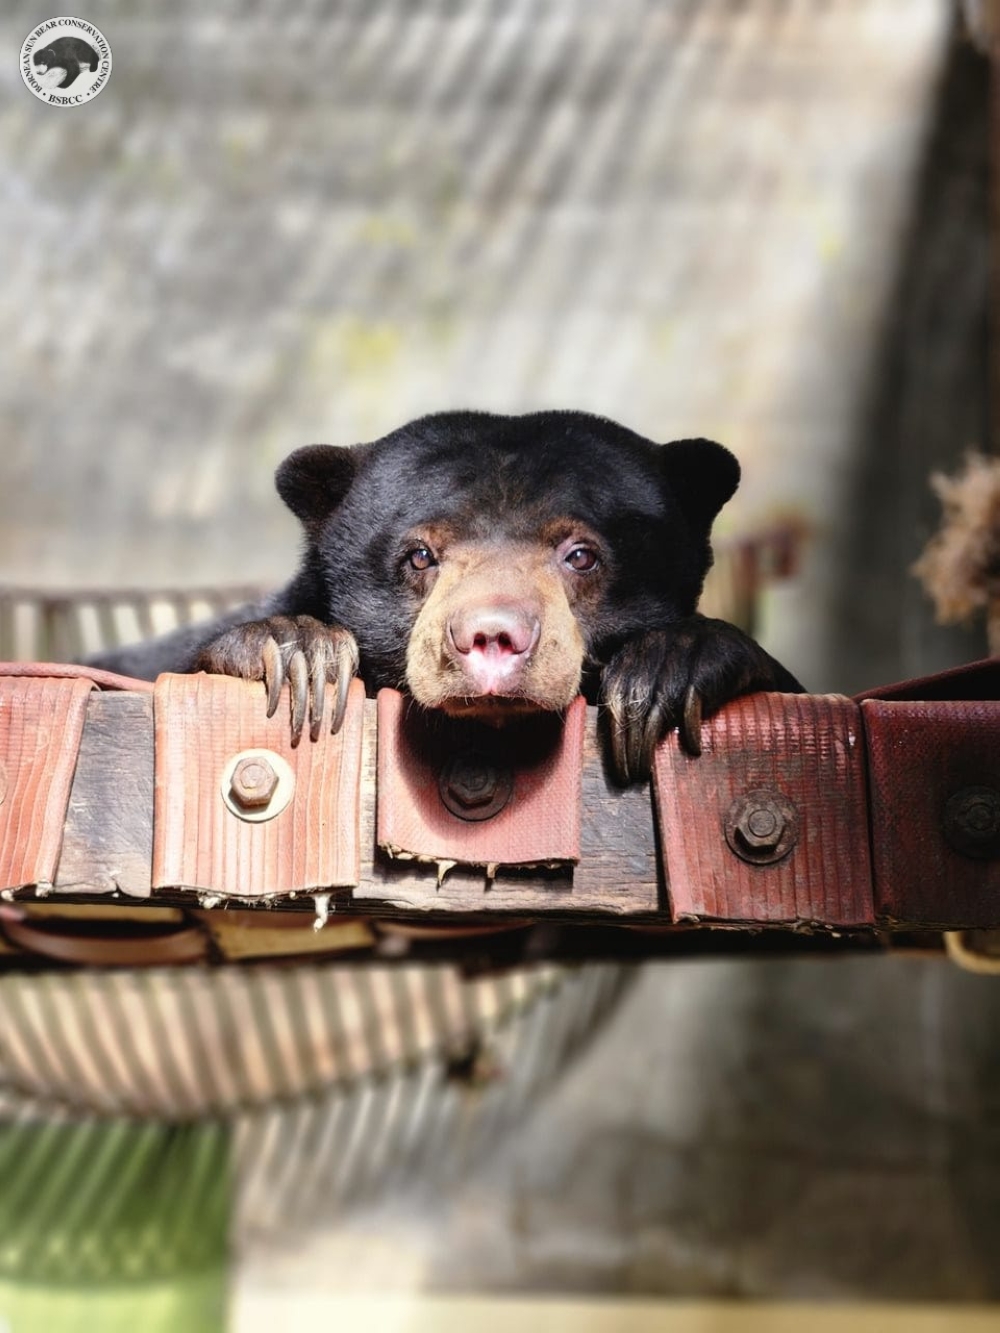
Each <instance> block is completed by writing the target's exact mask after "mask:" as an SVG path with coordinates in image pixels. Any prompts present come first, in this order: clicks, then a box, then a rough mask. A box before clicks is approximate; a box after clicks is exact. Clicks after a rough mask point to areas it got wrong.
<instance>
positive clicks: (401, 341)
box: [0, 0, 1000, 1333]
mask: <svg viewBox="0 0 1000 1333" xmlns="http://www.w3.org/2000/svg"><path fill="white" fill-rule="evenodd" d="M979 8H980V7H979V6H970V10H975V11H977V12H978V10H979ZM77 12H78V13H79V15H80V16H81V17H83V18H86V19H88V20H90V21H92V22H93V23H95V24H97V25H98V27H99V28H100V29H101V30H102V32H103V33H104V35H105V36H106V38H107V39H108V41H109V43H110V45H111V49H112V52H113V58H114V68H113V73H112V76H111V79H110V82H109V84H108V86H107V88H106V89H105V90H104V91H103V92H102V93H101V95H100V96H99V97H98V98H97V99H96V100H94V101H93V102H92V103H89V104H88V105H86V106H84V107H81V108H78V109H74V110H55V109H52V108H49V107H46V106H44V105H43V104H42V103H41V102H39V101H37V100H35V99H34V98H32V97H31V96H30V94H29V93H28V91H27V90H26V89H25V88H24V86H23V85H22V83H21V79H20V74H19V69H18V51H19V49H20V46H21V43H22V41H23V40H24V38H25V37H26V36H27V34H28V32H29V31H30V29H31V28H32V27H33V26H34V25H35V24H36V23H38V22H40V21H41V20H43V19H46V18H48V17H51V15H50V14H49V12H48V11H47V10H46V8H45V6H44V4H39V3H36V2H35V0H31V2H30V3H27V2H25V0H8V3H7V4H6V5H5V6H4V9H3V13H2V15H0V55H2V56H3V58H2V60H0V97H2V104H0V159H2V171H0V192H2V196H3V208H2V210H0V254H2V259H3V272H4V282H3V284H2V285H0V317H2V325H3V327H4V329H5V331H6V338H5V351H4V356H3V359H2V364H0V582H3V583H5V584H16V585H21V586H24V587H30V588H35V589H43V590H44V589H67V588H69V589H72V588H79V587H94V586H107V587H129V588H155V587H163V586H171V587H184V586H187V585H197V586H199V587H203V586H206V585H216V584H217V585H226V584H231V583H248V582H252V583H256V582H263V583H276V582H279V581H282V580H283V579H284V578H286V577H287V575H288V574H289V573H290V571H291V569H292V567H293V565H294V562H295V559H296V548H297V540H298V539H297V532H296V525H295V523H294V521H293V520H292V518H291V516H290V515H288V514H287V513H285V512H283V510H282V507H281V505H280V502H279V501H278V500H277V498H276V496H275V494H274V491H273V485H272V474H273V470H274V468H275V466H276V464H277V463H278V462H279V461H280V460H281V459H282V458H283V457H284V456H285V455H286V454H287V453H289V452H290V451H291V450H292V449H293V448H295V447H297V446H299V445H301V444H305V443H309V442H312V441H318V440H325V441H329V442H332V443H337V444H341V443H351V442H356V441H361V440H366V439H371V438H374V437H376V436H378V435H380V434H382V433H384V432H386V431H387V430H390V429H392V428H393V427H395V426H397V425H399V424H401V423H402V422H403V421H405V420H407V419H408V418H410V417H413V416H415V415H417V414H419V413H422V412H426V411H433V410H437V409H443V408H451V407H474V408H484V409H491V410H495V411H500V412H521V411H528V410H532V409H536V408H542V407H573V408H579V409H586V410H589V411H593V412H598V413H601V414H604V415H607V416H610V417H613V418H616V419H618V420H620V421H622V422H624V423H625V424H626V425H628V426H630V427H632V428H633V429H635V430H637V431H639V432H641V433H643V434H645V435H647V436H649V437H651V438H654V439H659V440H669V439H672V438H676V437H682V436H687V435H707V436H711V437H714V438H716V439H719V440H721V441H722V442H724V443H725V444H727V445H728V446H729V447H730V448H731V449H733V451H734V452H735V453H736V454H737V456H738V457H739V458H740V460H741V462H742V464H743V468H744V482H743V485H742V487H741V489H740V491H739V493H738V494H737V496H736V498H735V499H734V501H733V502H732V503H731V504H730V505H729V506H728V507H727V509H726V511H725V512H724V514H723V515H722V517H721V518H720V521H719V525H718V527H717V532H718V533H719V534H720V535H721V537H722V538H723V539H726V538H745V537H748V536H752V535H753V534H755V533H759V532H764V531H767V530H769V529H772V528H773V527H774V526H775V525H786V526H790V527H791V528H793V529H794V531H795V532H797V533H799V534H801V542H802V544H801V551H800V558H799V561H798V564H797V569H796V573H795V576H794V577H792V578H789V579H785V580H783V581H781V582H778V583H774V584H773V585H770V586H769V587H768V588H767V589H766V590H765V592H764V595H763V598H762V601H761V604H760V606H759V622H758V629H759V633H760V637H761V638H762V639H763V641H764V642H765V644H766V646H767V647H768V648H769V649H770V650H771V651H772V652H774V653H775V654H776V655H777V656H778V657H780V658H781V659H782V660H783V661H784V662H786V663H787V665H788V666H789V667H790V668H791V669H792V670H793V671H794V672H795V673H796V674H797V675H798V676H799V677H800V678H801V679H802V680H803V681H804V682H805V683H806V685H807V687H809V688H810V689H812V690H813V691H826V690H835V691H841V692H845V693H851V692H854V691H856V690H860V689H861V688H863V687H866V686H871V685H875V684H880V683H886V682H888V681H891V680H894V679H899V678H902V677H904V676H911V675H918V674H923V673H926V672H930V671H933V670H936V669H938V668H941V667H944V666H949V665H953V664H956V663H958V662H962V661H967V660H970V659H972V658H974V657H977V656H980V655H982V653H983V651H984V646H985V640H984V638H983V635H982V631H981V628H977V627H972V628H959V629H954V628H950V629H943V628H941V627H939V626H936V625H935V624H934V621H933V615H932V611H931V609H930V607H929V604H928V603H927V600H926V597H925V595H924V593H923V592H922V590H921V588H920V586H919V584H918V583H917V582H916V581H915V580H914V579H913V577H912V576H911V574H910V572H909V571H910V566H911V565H912V563H913V561H914V560H915V559H916V557H917V556H918V554H919V553H920V551H921V549H922V547H923V546H924V544H925V543H926V541H927V539H928V537H929V536H930V534H931V533H932V531H933V530H934V528H935V527H936V525H937V523H938V520H939V517H940V509H939V505H938V503H937V501H936V500H935V499H934V497H933V495H932V493H931V491H930V489H929V485H928V480H929V475H930V473H931V471H932V470H934V469H936V468H944V469H946V470H948V469H952V470H953V469H954V468H955V467H956V466H957V465H958V464H959V463H960V461H961V458H962V456H963V454H964V452H965V451H966V450H967V449H969V448H973V447H975V448H979V449H984V450H988V449H989V447H990V439H989V431H988V418H989V415H990V393H991V388H990V383H989V372H988V358H987V340H986V330H987V306H988V295H989V283H988V254H987V243H988V237H989V207H988V160H989V106H990V103H989V61H988V60H987V59H986V57H985V56H984V55H982V54H981V53H980V51H979V50H977V48H976V46H975V45H974V44H973V42H972V41H971V40H970V38H969V35H968V32H967V30H966V27H965V25H964V23H963V18H962V14H961V12H960V9H959V8H958V7H957V6H956V5H955V4H952V3H950V2H949V0H700V2H698V0H620V2H618V3H615V4H614V5H601V4H598V3H594V2H592V0H292V2H290V3H280V2H279V0H247V2H246V3H236V2H235V0H221V3H218V4H215V5H212V6H209V7H206V6H204V5H200V4H195V3H193V0H181V2H180V3H176V4H173V5H171V6H169V7H166V6H163V5H159V4H155V3H153V0H137V2H136V0H132V2H129V3H126V0H87V4H86V6H85V7H84V8H82V9H80V10H78V11H77ZM630 980H631V982H632V984H631V985H630V987H629V988H628V994H627V996H626V997H625V999H624V1000H623V1001H622V1003H621V1004H620V1005H619V1006H618V1007H617V1009H616V1010H615V1012H614V1015H613V1017H611V1019H610V1020H609V1022H608V1023H607V1024H606V1025H605V1026H604V1027H603V1028H602V1029H601V1031H600V1032H599V1033H598V1034H597V1035H596V1036H595V1038H594V1040H593V1041H592V1042H591V1043H590V1044H589V1045H588V1046H587V1047H586V1049H585V1050H584V1051H583V1052H582V1054H580V1055H579V1056H578V1058H577V1059H576V1060H575V1062H574V1063H573V1064H572V1065H571V1066H570V1067H568V1068H567V1071H566V1072H565V1073H564V1075H563V1076H562V1077H561V1078H560V1079H558V1080H555V1081H554V1082H553V1083H552V1084H551V1086H549V1087H548V1090H547V1092H546V1093H545V1095H544V1096H542V1095H539V1096H538V1097H537V1098H535V1099H534V1100H533V1101H532V1102H531V1103H530V1104H526V1107H525V1109H524V1112H523V1114H522V1115H521V1116H520V1118H519V1119H518V1122H517V1126H516V1128H515V1129H514V1130H512V1131H511V1130H508V1131H507V1132H505V1133H502V1134H501V1133H499V1132H498V1134H497V1135H496V1137H495V1139H493V1140H488V1141H487V1144H486V1145H485V1146H483V1145H480V1147H478V1148H477V1150H476V1153H475V1154H474V1160H473V1158H470V1157H469V1156H468V1155H467V1156H466V1158H465V1159H464V1160H463V1165H462V1168H461V1170H454V1171H452V1172H451V1173H450V1174H448V1175H447V1176H446V1177H445V1176H442V1175H441V1174H440V1173H434V1174H433V1175H431V1174H428V1175H426V1176H425V1177H423V1178H422V1177H421V1176H420V1173H419V1172H418V1173H416V1174H415V1175H414V1176H413V1177H412V1178H411V1179H409V1180H408V1181H407V1182H406V1183H405V1185H404V1184H402V1183H399V1184H397V1185H395V1186H394V1187H393V1188H392V1189H384V1190H382V1191H380V1192H376V1193H375V1194H373V1195H372V1196H370V1197H369V1198H367V1200H365V1201H363V1202H357V1201H355V1202H354V1203H352V1204H351V1205H350V1206H348V1204H347V1203H344V1204H342V1205H338V1207H336V1208H332V1209H331V1210H329V1215H326V1216H324V1217H322V1218H319V1219H318V1220H317V1219H313V1221H311V1222H310V1224H309V1226H307V1227H303V1226H296V1227H292V1226H291V1225H290V1224H289V1226H288V1227H287V1228H283V1227H282V1225H281V1219H280V1217H278V1218H276V1219H275V1218H272V1219H271V1220H270V1222H269V1225H268V1226H267V1227H257V1228H255V1227H254V1226H252V1225H249V1224H247V1225H243V1224H240V1225H234V1223H233V1216H234V1214H232V1213H231V1211H230V1210H229V1208H228V1207H227V1206H225V1205H221V1206H220V1207H219V1208H218V1209H216V1211H215V1212H214V1213H213V1214H212V1216H213V1217H214V1219H215V1220H214V1221H213V1223H212V1236H213V1237H214V1239H213V1240H212V1243H211V1245H208V1246H207V1249H206V1250H205V1252H204V1254H209V1253H210V1254H211V1256H212V1264H216V1265H218V1266H219V1268H220V1270H224V1278H223V1284H224V1285H227V1284H228V1285H229V1289H230V1292H231V1294H232V1302H233V1305H232V1309H233V1310H234V1311H235V1313H234V1314H233V1315H232V1318H233V1319H235V1320H237V1321H239V1324H238V1326H239V1327H241V1328H242V1327H245V1328H251V1327H254V1326H255V1325H254V1323H253V1321H254V1319H255V1318H257V1317H259V1312H260V1311H265V1312H266V1314H265V1316H264V1317H266V1318H267V1320H268V1321H269V1323H270V1325H271V1327H272V1328H277V1327H281V1326H282V1325H281V1323H280V1318H281V1316H280V1310H282V1309H285V1308H291V1307H286V1303H287V1301H289V1300H291V1299H292V1298H293V1297H297V1296H302V1295H303V1294H309V1293H312V1294H316V1293H324V1292H333V1293H354V1292H367V1291H379V1292H386V1291H398V1292H401V1293H409V1292H421V1293H443V1292H457V1291H461V1292H481V1293H483V1292H486V1293H498V1292H499V1293H507V1294H510V1293H526V1292H534V1293H538V1292H545V1293H563V1294H565V1293H577V1294H580V1293H588V1294H591V1295H598V1294H600V1295H602V1296H609V1295H626V1294H627V1295H631V1296H679V1295H685V1296H691V1295H697V1296H754V1297H767V1298H787V1297H798V1298H801V1297H829V1296H837V1297H850V1298H860V1297H865V1296H877V1297H893V1298H896V1299H907V1298H919V1299H937V1300H963V1301H965V1300H973V1299H980V1300H982V1299H998V1298H1000V1260H998V1258H997V1256H998V1254H1000V1223H998V1222H997V1220H996V1219H997V1214H998V1208H997V1205H998V1203H1000V1163H998V1159H997V1157H996V1154H995V1151H994V1150H995V1148H996V1146H997V1145H996V1132H997V1131H996V1128H995V1112H996V1111H997V1109H1000V1074H998V1073H997V1066H996V1060H995V1052H996V1046H997V1037H998V1035H1000V990H998V989H997V986H996V983H995V982H992V981H990V980H989V979H984V978H980V977H972V976H968V975H964V974H962V973H959V972H957V971H954V970H951V969H950V968H949V966H948V965H947V964H945V963H943V962H935V963H927V962H916V961H909V960H902V959H879V960H867V959H859V960H847V959H844V960H833V961H823V962H819V961H781V962H775V961H771V962H765V961H753V962H734V961H714V962H713V961H701V962H697V963H694V962H692V963H687V964H684V965H660V966H655V967H648V968H645V969H642V970H641V971H639V972H638V973H637V974H636V975H635V976H634V977H632V978H631V979H630ZM468 1095H469V1096H470V1097H472V1098H473V1099H474V1098H475V1097H476V1096H478V1095H479V1094H478V1093H476V1092H475V1091H472V1092H470V1093H469V1094H468ZM10 1123H11V1124H12V1123H13V1122H10ZM6 1132H7V1134H8V1136H9V1135H10V1134H11V1133H13V1130H12V1129H11V1128H10V1124H9V1125H8V1128H7V1131H6ZM18 1132H20V1130H18ZM184 1132H185V1129H184V1126H176V1125H175V1126H173V1127H171V1128H170V1131H169V1133H170V1134H171V1135H172V1136H173V1137H172V1138H170V1144H171V1145H172V1146H171V1147H170V1148H169V1151H168V1149H167V1148H163V1149H162V1151H161V1150H159V1149H158V1150H157V1151H158V1152H159V1154H160V1155H159V1157H158V1159H157V1160H159V1161H160V1163H161V1166H162V1168H163V1169H162V1170H161V1172H160V1174H159V1176H157V1174H156V1173H155V1172H153V1171H152V1168H150V1171H149V1173H148V1174H143V1175H142V1176H141V1179H143V1180H144V1181H146V1188H147V1189H148V1191H149V1192H150V1194H153V1193H155V1192H156V1189H157V1188H160V1186H158V1185H157V1184H156V1181H157V1180H162V1179H167V1180H169V1178H170V1176H171V1172H173V1173H176V1172H182V1173H183V1172H184V1171H186V1170H188V1168H187V1167H185V1166H184V1165H183V1163H184V1161H186V1160H187V1159H186V1158H185V1156H184V1153H185V1151H186V1149H181V1148H178V1143H179V1142H180V1140H179V1139H178V1137H177V1136H178V1135H180V1136H181V1139H183V1134H184ZM7 1143H8V1148H9V1145H11V1144H20V1140H15V1139H12V1138H10V1137H8V1140H7ZM9 1150H10V1151H12V1152H13V1151H15V1149H13V1148H9ZM17 1151H18V1152H19V1151H20V1149H19V1148H17ZM213 1151H214V1149H213ZM171 1154H173V1155H171ZM178 1154H179V1155H178ZM199 1160H201V1161H202V1162H203V1164H204V1163H211V1162H215V1160H216V1159H215V1158H214V1157H213V1156H212V1153H211V1152H209V1153H208V1155H207V1156H204V1155H203V1156H202V1158H201V1159H199ZM171 1163H172V1164H173V1165H171ZM320 1166H321V1167H322V1163H321V1164H320ZM206 1169H208V1168H207V1167H206ZM212 1169H213V1170H214V1169H215V1168H214V1167H212ZM231 1169H232V1159H231V1156H230V1155H228V1153H226V1152H221V1153H220V1155H219V1157H218V1179H219V1181H220V1182H221V1183H220V1189H221V1191H222V1193H223V1195H225V1196H226V1197H227V1198H228V1193H229V1190H230V1183H231V1182H230V1174H229V1173H230V1171H231ZM317 1169H320V1168H317ZM144 1170H145V1168H144ZM8 1225H9V1227H11V1228H13V1230H14V1231H16V1229H17V1226H18V1217H17V1215H16V1210H15V1213H14V1214H12V1215H11V1216H10V1218H9V1219H8ZM213 1247H214V1248H213ZM204 1254H203V1257H204ZM4 1255H6V1256H7V1258H6V1259H5V1258H4ZM18 1255H19V1256H20V1257H18ZM11 1256H13V1257H11ZM23 1262H24V1256H23V1253H22V1252H21V1251H20V1250H18V1251H17V1252H16V1254H15V1251H13V1250H9V1249H8V1250H6V1251H5V1250H3V1248H2V1246H0V1270H2V1275H3V1276H4V1280H5V1281H6V1282H7V1288H5V1290H7V1292H8V1294H7V1299H8V1301H9V1302H11V1304H10V1309H11V1310H14V1309H15V1305H16V1308H17V1309H18V1310H20V1309H22V1307H23V1308H24V1309H27V1306H24V1305H23V1303H24V1302H25V1301H27V1300H28V1297H27V1296H25V1294H24V1292H25V1290H26V1287H25V1270H24V1269H23V1267H22V1268H19V1267H18V1265H19V1264H22V1265H23ZM192 1263H193V1261H192ZM5 1264H6V1267H5V1268H4V1265H5ZM29 1267H30V1265H29ZM197 1267H198V1265H197V1264H193V1268H194V1269H196V1268H197ZM34 1278H35V1279H37V1278H38V1275H37V1274H35V1275H34ZM43 1285H44V1284H43ZM216 1294H217V1293H216ZM36 1295H37V1293H36ZM48 1297H49V1298H51V1297H52V1291H51V1289H48ZM3 1299H4V1296H3V1292H2V1291H0V1315H3V1313H4V1312H5V1307H4V1304H3ZM199 1299H200V1297H199ZM212 1299H215V1297H214V1296H213V1297H212ZM17 1302H21V1303H22V1304H21V1305H17V1304H16V1303H17ZM209 1305H211V1300H209ZM32 1309H33V1310H34V1309H35V1307H32ZM205 1317H206V1319H207V1320H208V1322H206V1323H205V1325H204V1326H205V1327H214V1326H216V1325H213V1324H212V1323H211V1317H210V1316H207V1315H206V1316H205ZM213 1317H214V1316H213ZM7 1318H8V1320H9V1321H10V1324H11V1327H12V1328H13V1329H16V1330H17V1333H21V1330H22V1327H27V1326H28V1323H27V1322H24V1321H30V1319H35V1318H38V1319H42V1320H43V1322H41V1323H39V1324H38V1327H45V1328H52V1327H55V1325H54V1324H52V1323H51V1321H50V1322H45V1321H44V1318H43V1316H41V1315H37V1312H36V1313H35V1314H25V1315H23V1317H22V1316H18V1318H19V1319H21V1320H22V1322H17V1321H16V1320H15V1318H14V1315H13V1314H8V1315H7ZM31 1326H32V1327H34V1325H33V1324H32V1325H31ZM88 1326H89V1327H97V1326H98V1325H96V1324H91V1325H88ZM103 1326H110V1325H103ZM145 1326H149V1327H151V1326H152V1325H151V1324H150V1325H144V1327H145ZM172 1326H175V1327H178V1328H180V1327H184V1328H195V1327H201V1325H196V1324H195V1323H194V1322H192V1318H191V1317H188V1316H185V1319H184V1320H183V1321H181V1322H177V1323H175V1324H170V1323H169V1322H167V1323H165V1324H164V1325H163V1327H172ZM219 1326H221V1325H219ZM234 1326H236V1325H234ZM290 1326H291V1325H289V1327H290Z"/></svg>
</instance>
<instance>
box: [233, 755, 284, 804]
mask: <svg viewBox="0 0 1000 1333" xmlns="http://www.w3.org/2000/svg"><path fill="white" fill-rule="evenodd" d="M277 788H278V775H277V773H275V771H274V769H273V768H272V767H271V765H270V764H269V763H268V761H267V760H266V759H263V758H259V757H257V756H255V757H253V758H251V759H241V760H240V762H239V763H238V764H237V765H236V767H235V769H234V770H233V776H232V780H231V783H230V791H231V792H232V796H233V800H234V801H235V802H236V803H237V805H239V806H241V807H242V808H243V809H244V810H263V809H264V808H265V807H266V806H267V805H269V804H270V801H271V797H272V796H273V795H274V793H275V792H276V791H277Z"/></svg>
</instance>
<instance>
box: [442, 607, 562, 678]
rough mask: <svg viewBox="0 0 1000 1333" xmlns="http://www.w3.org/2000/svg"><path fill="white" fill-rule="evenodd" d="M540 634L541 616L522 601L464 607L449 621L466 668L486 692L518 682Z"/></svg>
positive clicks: (466, 671)
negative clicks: (521, 602)
mask: <svg viewBox="0 0 1000 1333" xmlns="http://www.w3.org/2000/svg"><path fill="white" fill-rule="evenodd" d="M540 633H541V621H540V619H539V617H538V615H537V614H536V613H535V612H534V610H533V609H532V608H531V607H527V606H523V605H520V604H510V605H505V604H503V603H496V604H494V605H491V606H473V607H463V608H462V609H461V610H460V611H456V612H455V614H454V615H453V616H452V617H451V619H450V620H449V622H448V635H449V637H450V639H451V642H452V644H453V645H454V647H455V650H456V652H457V653H458V654H459V656H460V659H461V661H462V667H463V670H464V671H465V673H466V674H467V675H468V677H469V678H470V681H471V682H472V683H473V684H474V685H476V687H477V688H478V689H479V690H480V691H481V692H482V693H484V694H494V693H503V687H504V686H505V685H506V686H510V685H511V684H513V683H514V682H515V681H516V678H517V677H518V676H519V675H520V672H521V669H522V667H523V666H524V663H525V659H526V658H527V657H528V655H529V654H530V653H531V651H532V650H533V649H534V647H535V645H536V644H537V643H538V637H539V634H540Z"/></svg>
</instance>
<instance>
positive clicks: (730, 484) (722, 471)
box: [660, 440, 740, 532]
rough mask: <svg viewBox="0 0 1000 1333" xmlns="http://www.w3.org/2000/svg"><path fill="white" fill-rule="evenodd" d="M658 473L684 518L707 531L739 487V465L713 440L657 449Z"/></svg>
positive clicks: (727, 451) (674, 443) (687, 441)
mask: <svg viewBox="0 0 1000 1333" xmlns="http://www.w3.org/2000/svg"><path fill="white" fill-rule="evenodd" d="M660 471H661V475H662V477H663V479H664V481H665V482H666V483H667V486H668V487H669V489H670V494H671V495H672V497H673V498H674V499H675V500H676V502H677V504H678V505H679V506H680V509H681V512H682V513H683V514H684V516H685V517H686V518H687V519H689V520H690V521H691V523H692V524H694V526H695V527H698V528H704V529H705V530H706V532H707V531H708V529H709V528H711V526H712V520H713V519H714V518H715V516H716V514H717V513H718V512H719V510H720V509H721V508H722V506H723V505H724V504H725V503H726V501H727V500H728V499H729V498H730V497H731V496H732V494H733V492H734V491H735V490H736V487H737V486H738V485H739V484H740V465H739V463H737V461H736V459H735V458H734V457H733V455H732V454H731V453H730V452H729V450H728V449H726V448H724V447H723V446H722V445H721V444H716V443H715V441H714V440H675V441H673V443H671V444H664V445H662V446H661V447H660Z"/></svg>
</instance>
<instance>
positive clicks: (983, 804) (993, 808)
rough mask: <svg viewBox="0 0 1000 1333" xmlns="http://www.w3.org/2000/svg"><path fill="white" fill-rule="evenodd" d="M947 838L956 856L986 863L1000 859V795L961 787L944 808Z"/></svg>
mask: <svg viewBox="0 0 1000 1333" xmlns="http://www.w3.org/2000/svg"><path fill="white" fill-rule="evenodd" d="M944 836H945V838H946V840H947V841H948V843H949V844H950V845H951V846H952V847H953V848H954V849H955V851H956V852H961V853H962V855H963V856H974V857H977V858H981V859H983V860H988V859H989V858H990V857H993V856H997V855H1000V791H997V789H996V788H995V787H962V788H961V790H959V791H957V792H955V793H954V795H953V796H951V797H950V798H949V799H948V801H947V803H946V805H945V807H944Z"/></svg>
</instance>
